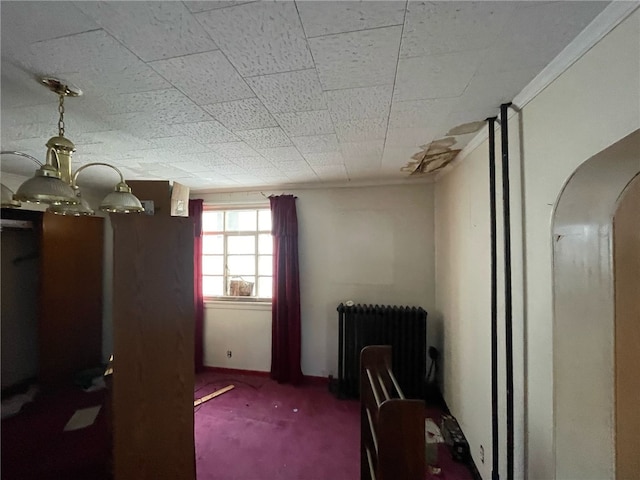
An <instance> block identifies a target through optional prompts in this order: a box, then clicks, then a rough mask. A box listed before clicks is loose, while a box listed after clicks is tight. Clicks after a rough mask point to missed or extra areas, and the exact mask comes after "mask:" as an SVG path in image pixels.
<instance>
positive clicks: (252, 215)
mask: <svg viewBox="0 0 640 480" xmlns="http://www.w3.org/2000/svg"><path fill="white" fill-rule="evenodd" d="M226 213H227V225H226V230H227V231H228V232H239V231H243V232H244V231H251V230H254V231H255V230H256V211H255V210H232V211H230V212H226Z"/></svg>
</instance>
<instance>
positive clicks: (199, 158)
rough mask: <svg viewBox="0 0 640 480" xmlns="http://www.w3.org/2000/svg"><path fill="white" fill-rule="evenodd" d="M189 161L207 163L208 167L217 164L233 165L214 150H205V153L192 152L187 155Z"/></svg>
mask: <svg viewBox="0 0 640 480" xmlns="http://www.w3.org/2000/svg"><path fill="white" fill-rule="evenodd" d="M187 158H188V159H189V160H188V161H190V162H196V163H203V164H205V165H207V166H208V167H209V168H210V169H211V168H213V167H218V166H225V165H234V166H235V163H233V162H232V161H231V160H230V159H228V158H226V157H224V156H222V155H220V154H219V153H215V152H207V153H192V154H189V155H188V156H187Z"/></svg>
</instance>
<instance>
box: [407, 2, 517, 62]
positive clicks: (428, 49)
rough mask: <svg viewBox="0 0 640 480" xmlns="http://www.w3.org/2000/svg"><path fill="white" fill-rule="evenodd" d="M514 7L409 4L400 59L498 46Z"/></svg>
mask: <svg viewBox="0 0 640 480" xmlns="http://www.w3.org/2000/svg"><path fill="white" fill-rule="evenodd" d="M515 3H520V2H489V1H481V2H465V3H464V4H461V3H460V2H422V1H411V2H409V5H408V7H407V22H406V24H405V26H404V33H403V38H402V48H401V49H400V58H407V57H422V56H427V55H441V54H443V53H453V52H464V51H470V50H481V49H484V48H486V47H488V46H490V45H492V44H493V43H495V42H497V40H498V38H499V34H500V30H501V29H502V27H503V25H504V24H505V23H506V22H507V20H508V18H509V15H510V14H511V13H512V12H513V10H514V4H515ZM523 3H524V2H523Z"/></svg>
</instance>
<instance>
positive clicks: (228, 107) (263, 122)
mask: <svg viewBox="0 0 640 480" xmlns="http://www.w3.org/2000/svg"><path fill="white" fill-rule="evenodd" d="M203 108H204V109H205V110H206V111H207V112H209V113H210V114H211V115H213V117H214V118H215V119H216V120H218V121H219V122H220V123H222V124H223V125H224V126H225V127H227V128H230V129H231V130H251V129H253V128H266V127H277V126H278V122H276V120H275V119H274V118H273V117H272V116H271V114H270V113H269V111H268V110H267V109H266V108H264V105H262V102H260V100H258V99H257V98H246V99H244V100H235V101H233V102H223V103H214V104H213V105H205V106H203Z"/></svg>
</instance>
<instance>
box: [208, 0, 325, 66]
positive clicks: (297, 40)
mask: <svg viewBox="0 0 640 480" xmlns="http://www.w3.org/2000/svg"><path fill="white" fill-rule="evenodd" d="M196 18H197V19H198V20H199V21H200V23H201V24H202V26H203V27H204V28H205V29H206V30H207V32H209V35H210V36H211V38H213V39H214V41H215V42H216V44H217V45H218V46H219V47H220V49H221V50H222V51H223V52H224V53H225V55H226V56H227V58H229V61H231V63H233V65H234V66H235V67H236V68H237V69H238V71H239V72H240V74H241V75H242V76H243V77H249V76H253V75H265V74H268V73H278V72H287V71H290V70H301V69H303V68H311V67H313V59H312V58H311V53H310V52H309V49H308V47H307V42H306V39H305V36H304V32H303V30H302V25H301V24H300V19H299V18H298V12H297V10H296V5H295V3H294V2H282V3H271V2H269V3H267V2H264V3H263V2H256V3H249V4H246V5H239V6H236V7H229V8H223V9H218V10H213V11H210V12H203V13H198V14H196Z"/></svg>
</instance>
